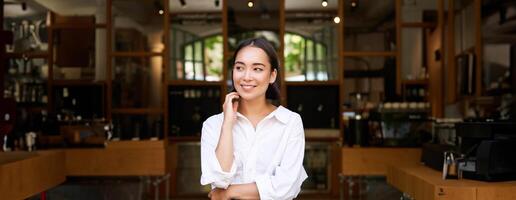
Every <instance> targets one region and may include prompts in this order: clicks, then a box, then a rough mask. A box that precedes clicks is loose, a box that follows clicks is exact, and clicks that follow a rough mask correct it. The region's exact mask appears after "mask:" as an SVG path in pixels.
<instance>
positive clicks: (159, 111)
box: [111, 108, 163, 115]
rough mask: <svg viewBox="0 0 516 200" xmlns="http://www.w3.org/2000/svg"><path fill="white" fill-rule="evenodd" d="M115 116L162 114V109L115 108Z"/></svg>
mask: <svg viewBox="0 0 516 200" xmlns="http://www.w3.org/2000/svg"><path fill="white" fill-rule="evenodd" d="M111 113H113V114H135V115H146V114H162V113H163V109H162V108H113V109H111Z"/></svg>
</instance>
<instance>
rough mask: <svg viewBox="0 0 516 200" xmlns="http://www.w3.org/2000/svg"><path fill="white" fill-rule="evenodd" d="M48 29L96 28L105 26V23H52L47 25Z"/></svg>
mask: <svg viewBox="0 0 516 200" xmlns="http://www.w3.org/2000/svg"><path fill="white" fill-rule="evenodd" d="M49 28H50V29H53V30H59V29H96V28H106V24H73V23H62V24H54V25H52V26H49Z"/></svg>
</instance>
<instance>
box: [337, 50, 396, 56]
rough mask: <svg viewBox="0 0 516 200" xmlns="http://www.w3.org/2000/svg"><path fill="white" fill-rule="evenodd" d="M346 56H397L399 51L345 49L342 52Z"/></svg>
mask: <svg viewBox="0 0 516 200" xmlns="http://www.w3.org/2000/svg"><path fill="white" fill-rule="evenodd" d="M341 56H344V57H365V56H371V57H373V56H374V57H395V56H397V51H345V52H342V53H341Z"/></svg>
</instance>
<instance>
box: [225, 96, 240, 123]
mask: <svg viewBox="0 0 516 200" xmlns="http://www.w3.org/2000/svg"><path fill="white" fill-rule="evenodd" d="M239 98H240V96H239V95H238V93H236V92H231V93H229V94H227V95H226V100H225V101H224V104H223V105H222V110H223V111H224V122H225V123H228V125H231V127H232V126H233V125H234V124H235V122H236V119H237V114H236V113H237V110H238V99H239Z"/></svg>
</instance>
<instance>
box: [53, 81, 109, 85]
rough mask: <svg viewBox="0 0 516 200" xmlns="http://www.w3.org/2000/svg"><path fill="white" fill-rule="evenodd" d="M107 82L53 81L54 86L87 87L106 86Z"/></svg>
mask: <svg viewBox="0 0 516 200" xmlns="http://www.w3.org/2000/svg"><path fill="white" fill-rule="evenodd" d="M105 84H106V81H94V80H84V79H82V80H81V79H76V80H62V79H61V80H54V81H52V85H53V86H87V85H105Z"/></svg>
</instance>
